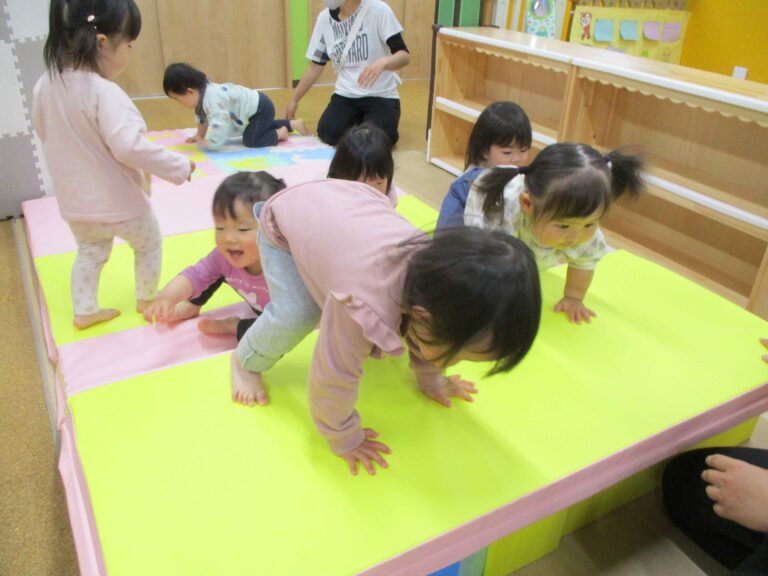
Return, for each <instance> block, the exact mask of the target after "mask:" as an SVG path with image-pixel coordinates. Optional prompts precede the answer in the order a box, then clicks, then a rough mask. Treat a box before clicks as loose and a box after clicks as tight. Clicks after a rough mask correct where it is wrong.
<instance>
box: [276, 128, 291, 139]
mask: <svg viewBox="0 0 768 576" xmlns="http://www.w3.org/2000/svg"><path fill="white" fill-rule="evenodd" d="M275 132H277V140H278V142H282V141H283V140H288V128H286V127H285V126H280V128H277V129H276V130H275Z"/></svg>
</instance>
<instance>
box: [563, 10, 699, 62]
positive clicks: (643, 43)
mask: <svg viewBox="0 0 768 576" xmlns="http://www.w3.org/2000/svg"><path fill="white" fill-rule="evenodd" d="M689 15H690V14H689V13H688V12H684V11H681V10H660V9H657V8H624V7H606V6H577V7H576V8H575V9H574V11H573V17H572V19H571V29H570V37H569V38H570V41H571V42H574V43H576V44H582V45H584V46H594V47H596V48H604V49H606V50H611V51H613V52H621V53H623V54H631V55H633V56H642V57H644V58H651V59H653V60H660V61H662V62H671V63H673V64H677V63H679V62H680V55H681V54H682V52H683V40H684V39H685V29H686V27H687V25H688V17H689Z"/></svg>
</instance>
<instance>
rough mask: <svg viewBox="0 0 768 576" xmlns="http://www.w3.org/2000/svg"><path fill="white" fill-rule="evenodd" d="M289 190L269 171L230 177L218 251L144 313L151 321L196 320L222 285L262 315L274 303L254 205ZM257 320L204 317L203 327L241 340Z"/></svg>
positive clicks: (217, 213)
mask: <svg viewBox="0 0 768 576" xmlns="http://www.w3.org/2000/svg"><path fill="white" fill-rule="evenodd" d="M283 188H285V182H284V181H283V180H281V179H278V178H275V177H274V176H272V175H271V174H269V173H268V172H263V171H260V172H238V173H237V174H232V175H231V176H227V177H226V178H225V179H224V180H223V181H222V183H221V184H220V185H219V187H218V188H217V189H216V193H215V194H214V196H213V221H214V225H215V228H216V248H215V249H214V250H212V251H211V252H210V254H208V255H207V256H206V257H205V258H203V259H201V260H200V261H199V262H198V263H197V264H195V265H193V266H189V267H188V268H186V269H184V270H183V271H182V272H181V273H180V274H179V275H178V276H176V277H175V278H174V279H173V280H171V281H170V282H169V283H168V284H167V285H166V286H165V288H163V289H162V290H161V291H160V294H158V296H157V299H156V300H155V301H154V302H153V303H152V305H151V306H149V307H148V308H147V309H146V310H145V311H144V318H145V319H146V320H148V321H150V322H151V321H156V322H179V321H181V320H186V319H188V318H195V317H197V316H198V315H199V314H200V308H201V307H202V306H203V305H204V304H205V303H206V302H207V301H208V300H209V299H210V298H211V296H213V294H214V293H215V292H216V290H217V289H218V288H219V286H221V285H222V284H229V285H230V286H231V287H232V289H233V290H235V291H236V292H237V293H238V294H240V296H242V297H243V298H244V299H245V301H246V302H248V305H249V306H250V307H251V309H252V310H253V311H254V313H255V314H256V315H259V314H261V312H262V310H264V307H265V306H266V305H267V303H268V302H269V289H268V288H267V281H266V280H265V279H264V275H263V274H262V270H261V258H259V248H258V246H256V220H255V218H254V216H253V205H254V204H255V203H256V202H262V201H264V200H268V199H269V198H270V197H272V196H273V195H274V194H276V193H277V192H279V191H280V190H282V189H283ZM253 321H254V319H253V318H237V317H234V316H232V317H230V318H224V319H222V320H213V319H210V318H204V319H202V320H200V322H199V323H198V327H199V328H200V331H202V332H205V333H206V334H232V335H235V336H237V339H238V340H240V338H242V337H243V334H245V331H246V330H247V329H248V328H249V327H250V325H251V324H253Z"/></svg>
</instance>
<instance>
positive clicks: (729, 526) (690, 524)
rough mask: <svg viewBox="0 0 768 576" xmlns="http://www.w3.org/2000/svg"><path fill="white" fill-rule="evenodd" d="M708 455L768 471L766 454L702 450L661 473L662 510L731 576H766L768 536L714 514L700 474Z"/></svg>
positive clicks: (750, 450)
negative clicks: (715, 455) (732, 459)
mask: <svg viewBox="0 0 768 576" xmlns="http://www.w3.org/2000/svg"><path fill="white" fill-rule="evenodd" d="M710 454H723V455H725V456H730V457H731V458H738V459H740V460H744V461H745V462H749V463H750V464H754V465H755V466H760V467H761V468H766V469H768V450H760V449H757V448H702V449H700V450H692V451H690V452H686V453H684V454H681V455H680V456H677V457H676V458H673V459H672V461H670V463H669V464H668V465H667V468H666V469H665V470H664V476H663V478H662V492H663V495H664V507H665V508H666V510H667V514H669V517H670V518H671V519H672V521H673V522H674V523H675V524H676V525H677V526H678V527H679V528H680V529H681V530H682V531H683V532H685V534H686V535H687V536H688V537H689V538H690V539H691V540H693V541H694V542H696V544H697V545H698V546H699V547H701V548H702V549H703V550H704V551H705V552H706V553H707V554H709V555H710V556H712V557H713V558H714V559H715V560H717V561H718V562H720V563H721V564H723V565H724V566H726V567H727V568H730V569H731V570H734V575H739V576H747V575H749V576H758V575H766V574H768V536H766V534H763V533H760V532H755V531H754V530H750V529H749V528H745V527H743V526H741V525H740V524H737V523H736V522H733V521H731V520H726V519H725V518H721V517H720V516H718V515H717V514H715V512H714V510H713V509H712V506H713V505H714V502H713V501H712V500H710V498H709V497H708V496H707V494H706V492H705V488H706V487H707V483H706V482H705V481H704V480H702V478H701V473H702V472H703V471H704V470H706V469H707V465H706V463H705V462H704V460H705V459H706V457H707V456H709V455H710Z"/></svg>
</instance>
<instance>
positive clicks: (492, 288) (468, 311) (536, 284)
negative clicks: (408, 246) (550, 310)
mask: <svg viewBox="0 0 768 576" xmlns="http://www.w3.org/2000/svg"><path fill="white" fill-rule="evenodd" d="M421 242H422V243H423V246H422V247H420V248H419V249H417V251H416V252H415V254H414V255H413V256H411V259H410V262H409V264H408V271H407V273H406V278H405V286H404V288H403V299H402V301H403V307H404V308H405V309H406V310H412V309H413V307H414V306H420V307H422V308H424V309H425V310H427V312H429V314H430V315H431V317H432V322H431V324H432V325H431V332H432V341H431V342H432V343H435V344H443V345H447V346H448V350H447V352H446V353H445V355H444V358H445V360H450V359H451V358H452V357H454V356H456V355H457V354H458V353H459V352H460V351H461V350H462V348H464V347H465V346H467V345H468V344H470V343H471V342H473V341H475V340H477V339H479V338H482V339H486V338H488V339H489V341H490V346H489V347H488V350H487V352H488V353H491V354H492V355H493V356H494V357H495V358H496V364H495V365H494V367H493V368H492V369H491V371H490V374H496V373H499V372H507V371H509V370H511V369H512V368H513V367H514V366H515V365H516V364H517V363H518V362H520V361H521V360H522V359H523V357H524V356H525V355H526V354H527V353H528V350H530V348H531V345H532V344H533V340H534V338H535V337H536V334H537V332H538V330H539V322H540V319H541V285H540V281H539V271H538V268H537V266H536V259H535V258H534V255H533V253H532V252H531V249H530V248H528V246H526V245H525V244H524V243H523V242H522V241H521V240H519V239H518V238H515V237H514V236H510V235H509V234H504V233H502V232H499V231H490V230H484V229H481V228H474V227H463V226H462V227H456V228H445V229H443V230H441V232H440V234H438V235H437V236H435V238H434V239H433V240H422V241H421Z"/></svg>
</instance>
